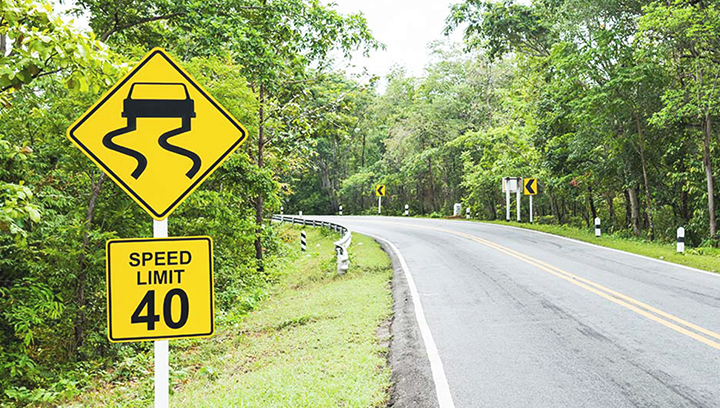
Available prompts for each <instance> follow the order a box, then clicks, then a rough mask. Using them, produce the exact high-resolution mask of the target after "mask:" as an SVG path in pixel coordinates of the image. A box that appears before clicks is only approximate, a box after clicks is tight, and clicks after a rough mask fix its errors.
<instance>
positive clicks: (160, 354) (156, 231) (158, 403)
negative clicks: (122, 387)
mask: <svg viewBox="0 0 720 408" xmlns="http://www.w3.org/2000/svg"><path fill="white" fill-rule="evenodd" d="M167 236H168V219H167V218H165V219H164V220H162V221H157V220H153V237H154V238H167ZM138 273H139V272H138ZM168 342H169V340H156V341H155V408H168V407H169V406H170V396H169V394H168V393H169V392H170V391H169V390H170V364H169V362H168V361H169V358H170V346H169V344H168Z"/></svg>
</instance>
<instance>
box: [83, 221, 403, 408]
mask: <svg viewBox="0 0 720 408" xmlns="http://www.w3.org/2000/svg"><path fill="white" fill-rule="evenodd" d="M278 228H279V229H280V234H281V235H282V237H283V241H284V250H285V256H284V257H282V258H281V260H280V261H279V262H278V263H277V264H276V265H273V266H272V267H270V268H269V269H270V270H269V271H268V272H269V273H272V274H275V275H277V276H278V281H277V284H276V285H275V286H274V287H273V288H272V290H271V294H270V296H268V298H267V299H265V300H264V301H263V302H262V303H261V304H260V305H259V306H258V308H257V309H256V311H254V312H252V313H250V314H240V313H238V314H236V313H233V312H232V311H230V312H228V313H224V314H221V315H218V316H217V318H216V324H217V329H216V335H215V336H214V337H213V338H211V339H196V340H178V341H171V342H170V354H171V357H170V358H171V360H170V365H171V383H172V390H171V399H170V405H171V406H182V407H337V406H343V407H380V406H385V405H387V402H388V399H389V388H390V368H389V367H388V363H387V351H388V346H387V342H388V341H389V334H388V333H386V331H385V330H382V327H384V326H385V325H386V323H387V322H388V321H389V318H390V316H391V313H392V294H391V288H390V280H391V278H392V266H391V263H390V259H389V258H388V256H387V254H386V253H385V252H384V251H383V250H382V249H381V248H380V246H379V245H378V244H377V243H376V242H375V241H373V240H372V239H370V238H369V237H366V236H363V235H359V234H353V243H352V245H351V247H350V251H349V253H350V261H351V264H350V270H349V271H348V273H347V274H346V275H344V276H338V275H337V273H336V261H335V252H334V246H333V241H334V240H337V239H338V237H339V236H338V235H337V234H333V233H330V232H328V231H326V230H322V229H320V228H308V229H306V231H307V233H308V252H306V253H302V252H301V251H300V244H299V235H300V229H299V228H294V227H291V226H288V225H280V226H278ZM151 358H152V356H151V355H150V361H152V360H151ZM150 361H148V363H149V362H150ZM147 374H148V375H146V376H144V378H142V379H141V380H139V381H137V382H133V383H127V384H112V385H111V386H109V387H107V388H105V389H99V390H96V391H95V392H89V393H86V394H84V396H83V397H82V399H80V400H76V401H74V402H73V404H70V405H75V406H98V405H106V406H127V407H130V406H150V405H152V392H153V389H152V387H153V383H152V368H150V369H149V370H148V371H147Z"/></svg>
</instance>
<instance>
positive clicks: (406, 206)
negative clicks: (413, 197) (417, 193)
mask: <svg viewBox="0 0 720 408" xmlns="http://www.w3.org/2000/svg"><path fill="white" fill-rule="evenodd" d="M408 215H410V206H409V205H407V204H405V216H406V217H407V216H408Z"/></svg>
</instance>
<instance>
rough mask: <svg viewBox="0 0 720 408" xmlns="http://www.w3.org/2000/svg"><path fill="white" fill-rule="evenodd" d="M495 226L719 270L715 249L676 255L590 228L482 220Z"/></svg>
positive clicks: (670, 248) (671, 248)
mask: <svg viewBox="0 0 720 408" xmlns="http://www.w3.org/2000/svg"><path fill="white" fill-rule="evenodd" d="M483 222H488V223H492V224H498V225H511V226H514V227H520V228H525V229H531V230H536V231H542V232H547V233H549V234H554V235H560V236H563V237H568V238H573V239H577V240H579V241H585V242H590V243H593V244H596V245H601V246H605V247H608V248H614V249H619V250H621V251H627V252H632V253H634V254H638V255H645V256H648V257H650V258H655V259H662V260H665V261H668V262H673V263H677V264H680V265H686V266H691V267H693V268H698V269H703V270H706V271H711V272H719V271H720V251H718V250H717V249H715V248H686V249H685V253H677V251H676V244H674V243H672V244H667V243H657V242H649V241H646V240H641V239H628V238H621V237H616V236H613V235H607V234H604V235H603V236H602V237H600V238H597V237H595V232H594V229H593V230H589V229H579V228H574V227H569V226H564V225H547V224H524V223H518V222H505V221H483Z"/></svg>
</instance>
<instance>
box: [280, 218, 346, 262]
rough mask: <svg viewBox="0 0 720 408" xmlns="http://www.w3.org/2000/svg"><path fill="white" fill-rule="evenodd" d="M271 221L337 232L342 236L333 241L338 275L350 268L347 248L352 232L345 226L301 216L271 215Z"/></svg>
mask: <svg viewBox="0 0 720 408" xmlns="http://www.w3.org/2000/svg"><path fill="white" fill-rule="evenodd" d="M272 220H273V221H277V222H289V223H292V225H295V224H298V225H306V226H309V227H324V228H329V229H331V230H333V231H335V232H339V233H341V234H343V236H342V238H340V239H339V240H338V241H335V242H334V244H335V252H336V253H337V271H338V275H343V274H345V272H347V270H348V268H349V267H350V257H349V255H348V248H349V247H350V243H352V232H351V231H350V230H349V229H347V228H346V227H345V226H343V225H340V224H335V223H333V222H328V221H320V220H313V219H309V218H305V217H303V216H302V215H277V214H276V215H273V216H272Z"/></svg>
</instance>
